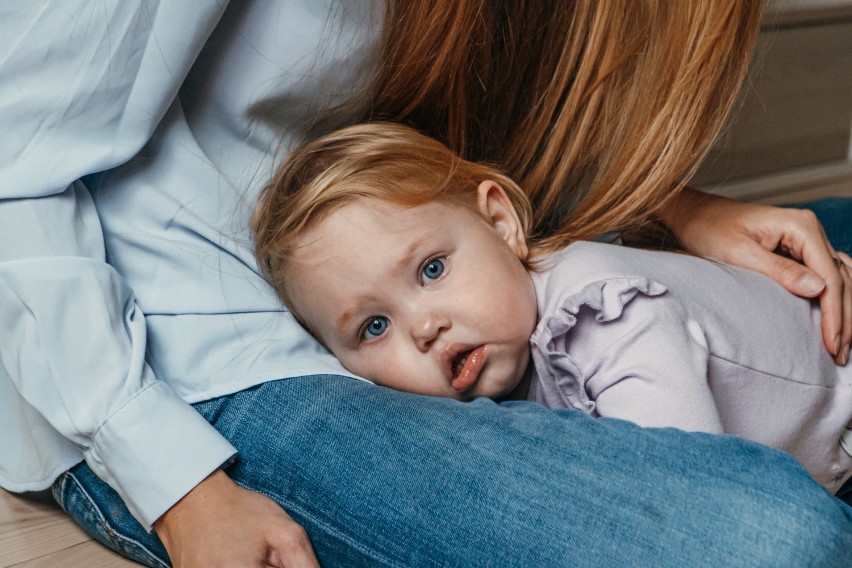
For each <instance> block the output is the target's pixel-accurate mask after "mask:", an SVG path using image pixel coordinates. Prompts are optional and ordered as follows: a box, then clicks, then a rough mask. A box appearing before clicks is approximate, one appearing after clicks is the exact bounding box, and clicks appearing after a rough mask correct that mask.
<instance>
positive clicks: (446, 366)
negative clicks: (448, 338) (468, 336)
mask: <svg viewBox="0 0 852 568" xmlns="http://www.w3.org/2000/svg"><path fill="white" fill-rule="evenodd" d="M475 347H476V346H475V345H469V344H464V343H450V344H448V345H447V346H446V347H445V348H444V350H443V351H442V352H441V368H442V369H443V371H444V376H445V377H446V378H447V382H449V383H452V382H453V380H454V379H455V378H456V374H455V369H454V367H455V366H456V363H458V360H459V358H460V357H463V356H464V355H465V354H468V353H470V351H472V350H473V349H474V348H475Z"/></svg>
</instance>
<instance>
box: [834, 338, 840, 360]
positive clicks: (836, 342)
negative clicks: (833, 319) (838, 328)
mask: <svg viewBox="0 0 852 568" xmlns="http://www.w3.org/2000/svg"><path fill="white" fill-rule="evenodd" d="M832 355H834V356H835V357H837V356H838V355H840V334H839V333H838V334H837V337H835V338H834V353H832Z"/></svg>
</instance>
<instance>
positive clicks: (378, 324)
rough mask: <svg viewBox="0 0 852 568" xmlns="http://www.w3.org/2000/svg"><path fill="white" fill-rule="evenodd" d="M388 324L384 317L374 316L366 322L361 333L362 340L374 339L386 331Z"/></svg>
mask: <svg viewBox="0 0 852 568" xmlns="http://www.w3.org/2000/svg"><path fill="white" fill-rule="evenodd" d="M389 325H390V322H389V321H388V318H386V317H385V316H374V317H371V318H370V319H369V320H367V325H365V326H364V331H362V332H361V338H362V339H374V338H376V337H379V336H380V335H381V334H383V333H384V332H386V331H387V329H388V326H389Z"/></svg>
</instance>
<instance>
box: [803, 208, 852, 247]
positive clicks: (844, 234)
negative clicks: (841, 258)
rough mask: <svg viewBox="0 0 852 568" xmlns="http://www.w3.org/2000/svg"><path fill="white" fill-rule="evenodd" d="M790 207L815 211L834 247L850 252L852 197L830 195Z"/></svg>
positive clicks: (851, 243)
mask: <svg viewBox="0 0 852 568" xmlns="http://www.w3.org/2000/svg"><path fill="white" fill-rule="evenodd" d="M792 207H798V208H801V209H810V210H811V211H813V212H814V213H816V215H817V217H819V220H820V222H821V223H822V226H823V227H824V228H825V234H826V235H828V240H829V241H831V244H832V245H833V246H834V248H836V249H837V250H842V251H843V252H845V253H846V254H852V197H830V198H828V199H820V200H817V201H808V202H806V203H798V204H796V205H793V206H792Z"/></svg>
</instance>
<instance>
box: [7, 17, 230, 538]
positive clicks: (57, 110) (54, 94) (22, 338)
mask: <svg viewBox="0 0 852 568" xmlns="http://www.w3.org/2000/svg"><path fill="white" fill-rule="evenodd" d="M224 4H225V3H224V2H221V1H213V0H210V1H204V2H202V1H199V2H195V1H193V2H185V1H184V0H171V1H169V0H162V1H160V2H157V1H150V2H148V1H142V2H124V1H121V0H109V1H105V2H89V1H87V0H57V1H52V2H51V1H36V0H26V1H24V0H21V1H11V2H2V3H0V123H2V125H3V135H2V136H0V243H1V244H0V430H2V431H3V435H2V436H0V482H2V485H3V486H4V487H6V488H7V489H10V490H13V491H26V490H36V489H43V488H45V487H47V486H49V484H50V483H51V482H52V480H53V479H54V478H55V477H56V475H58V474H59V473H60V472H61V471H63V470H64V469H66V468H68V467H70V466H71V465H73V464H74V463H76V462H78V461H80V460H81V459H85V460H86V461H87V462H88V464H89V465H90V466H91V467H92V469H93V470H94V471H95V472H96V473H97V474H98V475H99V476H100V477H101V478H103V479H104V480H105V481H107V482H108V483H109V484H110V485H111V486H112V487H113V488H114V489H115V490H116V491H117V492H118V493H119V494H120V495H121V497H122V498H123V499H124V500H125V502H126V503H127V504H128V506H129V508H130V511H131V512H132V513H133V514H134V516H136V518H137V519H139V520H140V522H142V524H143V525H144V526H146V527H149V528H150V526H151V525H152V523H153V522H154V521H155V520H156V519H157V518H158V517H159V516H160V515H161V514H162V513H163V512H165V511H166V510H167V509H168V508H169V507H170V506H171V505H172V504H174V503H175V502H176V501H177V500H178V499H180V497H182V496H183V495H184V494H185V493H186V492H188V491H189V489H191V488H192V487H193V486H195V485H196V484H197V483H198V482H199V481H201V480H202V479H203V478H204V477H206V476H207V475H208V474H209V473H210V472H211V471H213V470H214V469H215V468H217V467H219V466H220V465H221V464H222V463H224V462H226V461H227V460H228V459H229V458H230V457H231V456H232V455H233V454H234V452H235V450H234V448H233V447H232V446H231V445H230V444H229V443H228V442H227V441H226V440H225V439H224V438H222V437H221V436H220V435H219V434H218V433H217V432H216V431H215V430H214V429H213V428H212V427H211V426H210V425H209V424H207V422H205V421H204V420H203V419H202V418H201V417H200V415H198V414H197V413H196V412H195V410H194V409H193V408H192V407H191V406H190V405H189V404H187V403H186V402H184V401H183V400H182V399H181V398H180V397H178V396H177V395H176V394H175V393H174V392H173V391H172V390H171V389H170V388H169V387H168V386H167V385H166V384H165V383H163V382H161V381H158V380H157V377H155V376H154V374H153V373H152V371H151V369H150V368H149V367H148V365H146V363H145V360H144V359H145V351H146V327H145V317H144V315H143V314H142V313H141V311H140V310H139V308H138V306H137V305H136V303H135V302H134V296H133V292H132V290H130V289H129V288H128V286H127V285H126V283H125V282H124V281H123V280H122V278H121V277H120V276H119V274H118V273H117V272H116V271H115V270H114V269H113V268H112V267H111V266H110V265H109V264H107V263H106V261H105V258H106V254H105V250H104V242H103V237H102V233H101V226H100V220H99V218H98V214H97V212H96V210H95V206H94V203H93V201H92V197H91V195H90V194H89V192H88V190H87V188H86V186H85V184H84V183H83V182H81V181H79V180H80V178H82V177H84V176H85V175H87V174H90V173H94V172H99V171H102V170H106V169H109V168H112V167H114V166H116V165H118V164H121V163H123V162H125V161H127V160H128V159H129V158H130V157H132V156H133V155H134V154H135V153H136V152H138V150H139V149H140V148H141V147H142V146H143V145H144V144H145V142H146V141H147V140H148V139H149V137H150V136H151V133H152V132H153V130H154V128H155V127H156V125H157V123H158V122H159V120H160V119H161V118H162V116H163V115H164V114H165V112H166V110H167V109H168V108H169V106H170V104H171V103H172V101H173V100H174V98H175V96H176V93H177V91H178V88H179V87H180V84H181V82H182V81H183V79H184V77H185V76H186V74H187V72H188V70H189V68H190V66H191V65H192V63H193V61H194V60H195V58H196V57H197V55H198V53H199V51H200V50H201V47H202V45H203V44H204V42H205V40H206V39H207V37H208V36H209V34H210V32H211V30H212V29H213V28H214V27H215V25H216V23H217V21H218V19H219V18H220V16H221V14H222V11H223V10H224ZM178 432H179V434H180V435H176V433H178Z"/></svg>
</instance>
